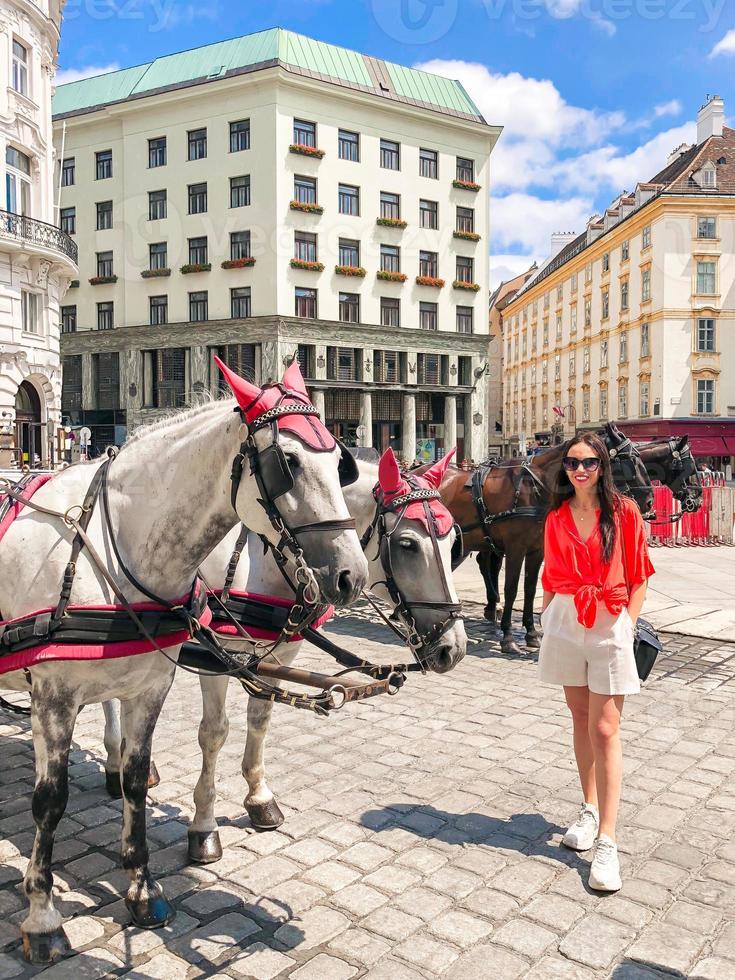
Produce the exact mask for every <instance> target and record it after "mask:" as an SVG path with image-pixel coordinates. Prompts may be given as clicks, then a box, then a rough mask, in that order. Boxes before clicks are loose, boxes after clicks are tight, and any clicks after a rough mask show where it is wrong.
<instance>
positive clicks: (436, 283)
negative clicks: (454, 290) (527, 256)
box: [416, 276, 444, 289]
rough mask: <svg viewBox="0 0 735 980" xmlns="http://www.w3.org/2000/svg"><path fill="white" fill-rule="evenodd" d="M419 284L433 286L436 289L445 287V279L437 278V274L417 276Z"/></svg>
mask: <svg viewBox="0 0 735 980" xmlns="http://www.w3.org/2000/svg"><path fill="white" fill-rule="evenodd" d="M416 284H417V285H418V286H433V287H434V289H443V288H444V280H443V279H437V278H436V277H435V276H416Z"/></svg>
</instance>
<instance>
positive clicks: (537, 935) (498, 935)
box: [493, 919, 559, 957]
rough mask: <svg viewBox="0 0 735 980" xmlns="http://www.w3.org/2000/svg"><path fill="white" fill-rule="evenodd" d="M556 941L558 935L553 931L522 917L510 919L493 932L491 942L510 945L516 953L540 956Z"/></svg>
mask: <svg viewBox="0 0 735 980" xmlns="http://www.w3.org/2000/svg"><path fill="white" fill-rule="evenodd" d="M558 941H559V937H558V936H556V935H555V934H554V933H553V932H550V931H549V930H548V929H544V928H543V927H542V926H537V925H536V924H535V923H533V922H528V921H524V920H523V919H512V920H511V921H510V922H506V923H505V925H502V926H500V928H498V929H496V930H495V932H494V933H493V942H496V943H498V944H499V945H501V946H510V948H511V949H513V950H515V951H516V952H517V953H522V954H523V955H524V956H529V957H537V956H540V955H541V954H542V953H544V952H545V951H546V950H547V949H548V948H549V947H550V946H552V945H554V946H556V944H557V943H558Z"/></svg>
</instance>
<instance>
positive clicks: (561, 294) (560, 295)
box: [556, 282, 564, 303]
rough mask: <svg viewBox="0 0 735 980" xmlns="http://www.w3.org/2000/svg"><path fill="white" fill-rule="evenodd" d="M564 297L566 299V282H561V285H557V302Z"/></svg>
mask: <svg viewBox="0 0 735 980" xmlns="http://www.w3.org/2000/svg"><path fill="white" fill-rule="evenodd" d="M563 299H564V283H563V282H560V283H559V285H558V286H557V287H556V301H557V303H561V302H562V301H563Z"/></svg>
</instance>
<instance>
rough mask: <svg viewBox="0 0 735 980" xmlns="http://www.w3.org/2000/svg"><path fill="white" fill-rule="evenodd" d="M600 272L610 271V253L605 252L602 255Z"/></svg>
mask: <svg viewBox="0 0 735 980" xmlns="http://www.w3.org/2000/svg"><path fill="white" fill-rule="evenodd" d="M602 271H603V272H609V271H610V253H609V252H605V253H604V254H603V256H602Z"/></svg>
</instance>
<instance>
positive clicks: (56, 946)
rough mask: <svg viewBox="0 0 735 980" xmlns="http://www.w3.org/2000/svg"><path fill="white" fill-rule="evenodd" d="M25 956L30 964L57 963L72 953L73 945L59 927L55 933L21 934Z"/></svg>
mask: <svg viewBox="0 0 735 980" xmlns="http://www.w3.org/2000/svg"><path fill="white" fill-rule="evenodd" d="M21 935H22V937H23V956H24V957H25V958H26V960H28V962H29V963H33V964H36V965H38V964H45V965H48V964H49V963H56V962H57V961H58V960H60V959H62V958H63V957H64V956H67V955H68V954H69V953H70V952H71V943H70V942H69V940H68V939H67V938H66V933H65V932H64V930H63V929H62V928H61V926H59V928H58V929H54V931H53V932H21Z"/></svg>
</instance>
